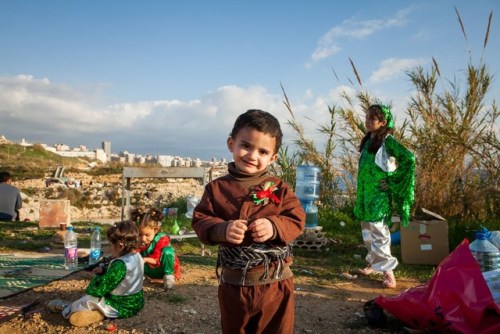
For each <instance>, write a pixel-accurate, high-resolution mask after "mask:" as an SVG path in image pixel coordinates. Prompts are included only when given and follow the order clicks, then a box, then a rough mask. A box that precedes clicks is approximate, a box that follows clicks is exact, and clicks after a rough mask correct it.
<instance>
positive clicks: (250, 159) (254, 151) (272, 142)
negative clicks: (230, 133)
mask: <svg viewBox="0 0 500 334" xmlns="http://www.w3.org/2000/svg"><path fill="white" fill-rule="evenodd" d="M227 147H228V149H229V152H231V153H233V160H234V163H235V165H236V168H237V169H238V171H240V172H243V173H248V174H253V173H257V172H260V171H263V170H264V169H265V168H266V167H267V166H269V165H270V164H271V163H273V162H274V161H276V159H277V158H278V154H277V153H276V152H275V151H274V150H275V148H276V138H274V137H271V136H270V135H269V134H267V133H263V132H260V131H258V130H256V129H254V128H250V127H246V128H243V129H241V130H240V131H239V132H238V133H237V134H236V137H235V138H232V137H229V138H228V139H227Z"/></svg>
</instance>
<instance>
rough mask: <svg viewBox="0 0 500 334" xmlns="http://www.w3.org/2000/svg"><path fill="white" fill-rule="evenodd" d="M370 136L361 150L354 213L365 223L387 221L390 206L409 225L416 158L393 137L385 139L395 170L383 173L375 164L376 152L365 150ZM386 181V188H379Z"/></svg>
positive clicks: (389, 215) (403, 223) (391, 211)
mask: <svg viewBox="0 0 500 334" xmlns="http://www.w3.org/2000/svg"><path fill="white" fill-rule="evenodd" d="M370 143H371V139H369V140H368V141H367V142H366V143H365V145H364V147H363V150H362V152H361V157H360V159H359V165H358V180H357V196H356V205H355V208H354V214H355V216H356V218H357V219H359V220H360V221H365V222H378V221H381V220H384V221H385V222H386V224H390V217H391V216H392V213H393V208H394V209H395V211H396V213H398V214H399V215H400V218H401V224H402V225H403V226H407V225H408V221H409V219H410V210H411V206H412V205H413V201H414V191H415V157H414V155H413V153H411V152H410V151H409V150H408V149H407V148H406V147H404V146H403V145H402V144H400V143H399V142H398V141H397V140H396V139H394V137H393V136H391V135H388V136H387V137H386V139H385V148H386V150H387V152H388V154H389V156H392V157H395V158H396V163H397V169H396V170H395V171H394V172H385V171H383V170H382V169H381V168H380V167H379V166H377V164H376V163H375V153H371V152H368V147H369V146H370ZM381 180H386V183H387V186H388V189H387V190H385V191H384V190H382V189H380V186H379V185H380V181H381Z"/></svg>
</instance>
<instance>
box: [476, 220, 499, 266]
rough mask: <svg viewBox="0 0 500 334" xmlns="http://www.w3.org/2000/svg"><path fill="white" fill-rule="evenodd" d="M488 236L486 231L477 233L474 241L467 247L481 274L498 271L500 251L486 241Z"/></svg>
mask: <svg viewBox="0 0 500 334" xmlns="http://www.w3.org/2000/svg"><path fill="white" fill-rule="evenodd" d="M488 236H489V231H488V230H486V229H482V230H480V231H477V232H476V240H474V241H473V242H472V243H471V244H470V245H469V248H470V250H471V252H472V255H473V256H474V258H475V259H476V261H477V263H478V264H479V267H480V268H481V271H482V272H485V271H491V270H495V269H500V251H499V250H498V248H496V247H495V245H493V244H492V243H491V242H489V241H488Z"/></svg>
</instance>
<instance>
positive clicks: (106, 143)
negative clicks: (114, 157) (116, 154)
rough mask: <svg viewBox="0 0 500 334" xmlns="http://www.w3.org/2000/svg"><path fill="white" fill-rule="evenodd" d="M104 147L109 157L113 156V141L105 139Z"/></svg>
mask: <svg viewBox="0 0 500 334" xmlns="http://www.w3.org/2000/svg"><path fill="white" fill-rule="evenodd" d="M102 149H103V150H104V153H106V155H107V156H108V159H109V157H111V142H110V141H103V142H102Z"/></svg>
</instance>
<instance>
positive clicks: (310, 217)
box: [303, 201, 318, 228]
mask: <svg viewBox="0 0 500 334" xmlns="http://www.w3.org/2000/svg"><path fill="white" fill-rule="evenodd" d="M303 207H304V211H305V212H306V226H305V227H306V228H314V227H316V226H318V207H317V206H316V204H314V202H313V201H310V202H307V203H306V204H305V205H303Z"/></svg>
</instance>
